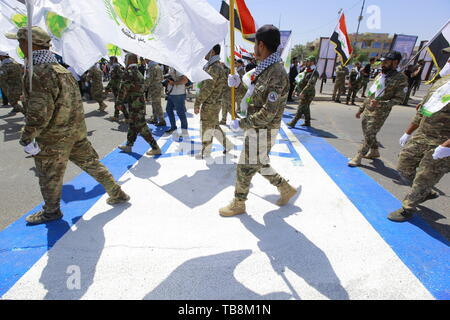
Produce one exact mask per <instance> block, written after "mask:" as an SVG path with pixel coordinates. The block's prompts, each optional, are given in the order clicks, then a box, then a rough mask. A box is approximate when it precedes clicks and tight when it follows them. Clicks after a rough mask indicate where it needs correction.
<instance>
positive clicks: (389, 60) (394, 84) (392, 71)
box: [348, 51, 408, 167]
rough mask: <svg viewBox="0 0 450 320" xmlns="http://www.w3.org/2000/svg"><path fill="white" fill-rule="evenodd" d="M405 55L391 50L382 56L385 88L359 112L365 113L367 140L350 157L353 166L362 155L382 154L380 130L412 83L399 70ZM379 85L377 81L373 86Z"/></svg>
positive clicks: (355, 165)
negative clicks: (379, 140) (409, 83)
mask: <svg viewBox="0 0 450 320" xmlns="http://www.w3.org/2000/svg"><path fill="white" fill-rule="evenodd" d="M401 59H402V55H401V53H399V52H397V51H392V52H389V53H387V54H385V55H384V56H383V57H382V58H381V60H382V70H383V73H382V74H380V78H379V79H385V80H384V82H385V86H384V90H383V89H382V91H381V92H379V93H377V92H373V93H372V94H371V95H369V97H367V98H366V100H365V101H364V103H363V104H362V105H361V107H360V108H359V111H358V113H357V114H356V118H358V119H360V118H361V114H362V122H361V123H362V129H363V134H364V142H363V144H362V146H361V148H360V149H359V151H358V153H357V155H356V156H355V157H354V158H352V159H351V160H350V161H349V163H348V165H349V166H350V167H357V166H360V165H361V160H362V158H367V159H375V158H379V157H380V153H379V151H378V141H377V138H376V137H377V134H378V132H379V131H380V130H381V128H382V127H383V125H384V123H385V121H386V119H387V118H388V116H389V114H390V113H391V110H392V107H393V106H395V105H399V104H401V103H402V101H403V99H404V98H405V94H406V90H407V87H408V80H407V78H406V76H405V75H404V74H403V73H401V72H398V71H397V66H398V64H399V63H400V61H401ZM376 86H377V81H375V84H374V85H373V87H372V88H374V87H376ZM371 90H373V89H371Z"/></svg>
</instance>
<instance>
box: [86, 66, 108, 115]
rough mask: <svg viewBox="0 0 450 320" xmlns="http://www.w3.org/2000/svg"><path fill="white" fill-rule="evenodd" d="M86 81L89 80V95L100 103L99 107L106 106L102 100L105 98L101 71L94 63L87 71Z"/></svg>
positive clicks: (103, 107)
mask: <svg viewBox="0 0 450 320" xmlns="http://www.w3.org/2000/svg"><path fill="white" fill-rule="evenodd" d="M87 81H91V97H92V99H93V100H95V101H97V102H98V104H99V105H100V109H102V110H104V109H105V108H106V107H107V106H106V105H105V103H104V102H103V100H104V99H105V97H104V94H103V72H102V71H101V70H100V69H99V68H98V67H97V65H94V66H93V67H91V68H90V69H89V71H88V75H87Z"/></svg>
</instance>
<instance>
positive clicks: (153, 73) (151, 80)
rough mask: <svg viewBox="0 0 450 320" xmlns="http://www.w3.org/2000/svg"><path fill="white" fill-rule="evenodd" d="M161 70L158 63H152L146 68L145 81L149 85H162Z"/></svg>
mask: <svg viewBox="0 0 450 320" xmlns="http://www.w3.org/2000/svg"><path fill="white" fill-rule="evenodd" d="M163 77H164V76H163V71H162V69H161V67H160V65H159V64H153V65H151V66H149V67H148V69H147V77H146V79H145V81H146V82H147V85H148V86H149V87H162V84H161V82H162V81H163Z"/></svg>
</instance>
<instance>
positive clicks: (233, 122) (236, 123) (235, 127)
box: [230, 119, 241, 132]
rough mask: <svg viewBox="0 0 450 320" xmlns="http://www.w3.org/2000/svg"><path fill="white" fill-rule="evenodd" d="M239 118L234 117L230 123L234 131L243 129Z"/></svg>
mask: <svg viewBox="0 0 450 320" xmlns="http://www.w3.org/2000/svg"><path fill="white" fill-rule="evenodd" d="M239 122H240V121H239V120H238V119H234V120H233V121H232V122H231V125H230V128H231V130H232V131H235V132H236V131H239V130H240V129H241V127H240V126H239Z"/></svg>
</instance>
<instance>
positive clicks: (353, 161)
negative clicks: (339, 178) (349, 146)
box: [348, 154, 362, 167]
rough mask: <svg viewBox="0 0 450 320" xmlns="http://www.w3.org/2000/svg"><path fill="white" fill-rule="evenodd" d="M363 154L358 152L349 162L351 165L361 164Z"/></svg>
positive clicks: (357, 165)
mask: <svg viewBox="0 0 450 320" xmlns="http://www.w3.org/2000/svg"><path fill="white" fill-rule="evenodd" d="M361 160H362V155H360V154H358V155H357V156H355V157H354V158H353V159H351V160H350V161H349V162H348V166H349V167H359V166H360V165H361Z"/></svg>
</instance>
